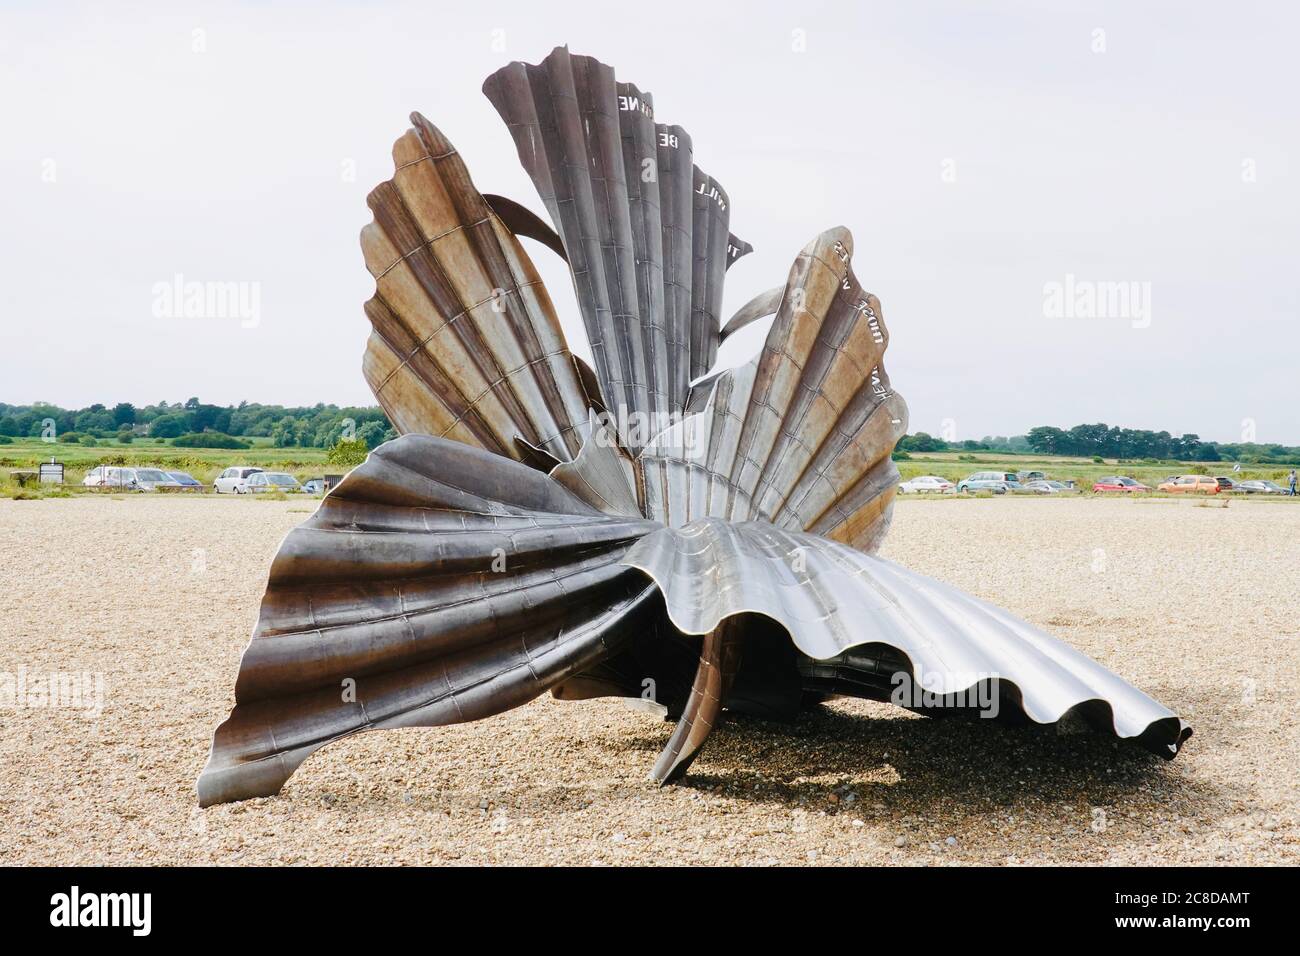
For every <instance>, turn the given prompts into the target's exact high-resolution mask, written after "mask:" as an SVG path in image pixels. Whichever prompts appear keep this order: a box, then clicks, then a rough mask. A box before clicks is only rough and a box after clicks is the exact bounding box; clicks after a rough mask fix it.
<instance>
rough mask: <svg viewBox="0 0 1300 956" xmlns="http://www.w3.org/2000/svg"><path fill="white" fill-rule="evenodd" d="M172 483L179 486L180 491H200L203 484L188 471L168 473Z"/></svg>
mask: <svg viewBox="0 0 1300 956" xmlns="http://www.w3.org/2000/svg"><path fill="white" fill-rule="evenodd" d="M167 474H169V475H171V477H172V481H174V482H176V484H178V485H180V486H181V490H182V491H202V490H203V482H201V481H199V480H198V479H197V478H195V477H194V476H193V475H191V474H190V473H189V472H188V471H169V472H167Z"/></svg>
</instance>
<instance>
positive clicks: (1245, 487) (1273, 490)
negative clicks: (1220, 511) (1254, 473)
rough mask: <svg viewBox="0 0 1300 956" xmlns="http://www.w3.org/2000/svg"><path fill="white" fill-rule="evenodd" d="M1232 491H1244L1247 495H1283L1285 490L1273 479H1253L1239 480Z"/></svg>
mask: <svg viewBox="0 0 1300 956" xmlns="http://www.w3.org/2000/svg"><path fill="white" fill-rule="evenodd" d="M1233 490H1234V491H1244V492H1245V493H1246V494H1248V495H1284V494H1286V493H1287V490H1286V489H1285V488H1283V487H1282V486H1281V485H1279V484H1278V483H1277V482H1274V481H1266V480H1262V479H1259V480H1255V479H1252V480H1251V481H1239V482H1237V487H1236V488H1234V489H1233Z"/></svg>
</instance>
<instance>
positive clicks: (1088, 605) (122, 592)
mask: <svg viewBox="0 0 1300 956" xmlns="http://www.w3.org/2000/svg"><path fill="white" fill-rule="evenodd" d="M314 506H315V502H314V501H263V500H250V499H242V498H241V499H217V498H201V499H178V498H173V497H162V496H159V497H146V496H135V497H130V496H124V497H120V498H110V497H103V498H100V497H95V498H85V497H78V498H75V499H68V500H61V499H51V500H41V501H11V500H0V569H2V570H0V580H2V581H3V585H2V587H0V594H2V595H3V605H4V607H3V613H0V680H3V675H4V674H6V673H8V674H14V675H16V674H17V672H18V670H19V668H26V670H27V672H28V673H29V674H33V673H34V674H39V673H46V674H48V673H49V672H50V671H55V670H59V671H80V672H91V673H102V674H103V677H104V705H103V711H102V713H101V714H99V715H98V716H97V717H96V716H94V715H93V713H92V714H87V713H80V712H75V711H72V710H68V709H60V710H52V709H33V708H22V709H14V708H6V707H4V706H3V702H2V701H0V765H2V767H3V773H0V865H14V864H74V863H83V864H95V863H102V864H133V863H135V864H146V863H162V864H173V863H175V864H181V863H188V864H381V863H384V864H386V863H399V864H400V863H410V864H505V863H513V864H651V865H653V864H704V865H710V864H722V865H726V864H749V865H772V864H783V865H788V864H798V865H807V864H816V865H821V864H901V865H917V864H939V865H950V864H972V863H979V864H1013V865H1014V864H1043V863H1090V864H1145V863H1154V864H1162V863H1169V864H1173V863H1182V864H1219V865H1238V864H1247V863H1263V864H1291V865H1295V864H1296V863H1300V801H1298V799H1297V781H1300V734H1297V732H1296V730H1295V722H1294V721H1295V709H1296V704H1297V699H1296V698H1297V692H1298V691H1300V587H1298V586H1297V583H1296V581H1297V575H1298V572H1300V507H1297V506H1294V505H1293V504H1292V503H1288V502H1256V501H1245V500H1233V501H1232V502H1231V503H1230V505H1228V506H1227V507H1223V506H1222V503H1221V502H1207V503H1200V502H1192V501H1168V500H1156V499H1148V500H1133V501H1127V500H1093V499H1087V500H1038V499H1019V498H1017V499H1006V500H1001V499H991V500H974V501H970V500H960V501H958V500H946V499H937V500H936V499H930V500H903V501H900V503H899V505H898V507H897V509H896V519H895V524H894V528H893V530H892V532H891V533H890V536H889V538H888V541H887V544H886V547H885V551H884V553H885V555H886V556H887V557H890V558H893V559H894V560H897V561H899V562H901V563H903V564H905V565H907V566H909V567H911V568H914V569H916V570H919V571H922V572H924V573H928V574H931V575H933V576H935V577H938V578H940V579H942V580H945V581H949V582H951V583H952V584H954V585H957V586H958V587H961V588H964V589H966V590H968V591H971V592H973V593H975V594H977V595H979V596H981V597H983V598H986V599H989V600H992V601H995V602H997V603H998V604H1001V605H1002V606H1004V607H1006V608H1008V609H1009V610H1011V611H1013V612H1015V613H1017V614H1019V615H1021V616H1023V617H1025V618H1027V619H1028V620H1030V621H1032V622H1033V623H1035V624H1037V625H1039V626H1041V627H1044V628H1046V629H1048V630H1049V631H1051V632H1052V633H1053V634H1055V635H1057V636H1058V637H1060V638H1062V639H1063V640H1065V641H1068V642H1069V643H1071V644H1073V645H1074V646H1076V647H1078V648H1080V649H1081V650H1083V651H1085V652H1086V653H1088V654H1091V655H1092V656H1094V657H1095V658H1097V659H1098V660H1099V661H1101V662H1102V663H1103V664H1105V665H1106V666H1107V667H1110V668H1111V669H1113V670H1115V671H1116V672H1118V673H1119V674H1121V675H1123V676H1124V677H1125V678H1127V679H1129V680H1131V681H1133V682H1134V683H1136V684H1137V685H1138V686H1139V687H1141V688H1143V689H1144V690H1146V691H1147V692H1148V693H1150V694H1151V695H1152V696H1154V697H1156V698H1157V699H1158V700H1160V701H1161V702H1163V703H1164V704H1166V705H1167V706H1169V707H1170V708H1172V709H1174V710H1175V711H1177V712H1179V713H1180V714H1182V715H1183V716H1184V718H1185V719H1187V720H1188V721H1189V722H1191V723H1192V725H1193V726H1194V727H1195V730H1196V733H1195V735H1194V736H1193V737H1192V738H1191V740H1190V741H1189V742H1188V744H1187V746H1186V747H1185V748H1184V751H1183V753H1182V755H1181V756H1180V757H1179V758H1178V759H1177V760H1175V761H1173V762H1172V763H1166V762H1164V761H1161V760H1158V759H1156V758H1152V757H1149V756H1148V755H1146V754H1145V753H1142V752H1139V751H1136V750H1135V749H1133V748H1129V747H1125V746H1116V745H1115V744H1114V743H1113V742H1111V741H1108V740H1105V739H1102V738H1100V737H1097V736H1094V735H1091V734H1072V735H1058V734H1056V733H1049V732H1042V731H1032V730H1010V729H999V728H996V727H992V726H989V725H987V724H984V723H982V722H976V723H974V724H960V723H956V722H947V721H934V720H925V719H922V718H918V717H914V716H912V715H910V714H908V713H906V712H904V711H901V710H898V709H896V708H893V707H891V706H889V705H883V704H875V703H866V702H858V701H837V702H834V703H832V704H830V705H827V706H825V707H824V708H822V709H821V710H820V712H816V713H812V714H810V715H808V716H806V717H805V718H803V719H801V720H800V721H799V723H797V724H796V725H794V726H782V725H777V724H770V723H766V722H763V721H758V720H752V719H743V718H737V719H730V720H727V721H726V722H725V723H724V724H723V725H722V726H721V727H720V728H719V729H718V730H717V731H716V732H715V733H714V735H713V737H712V738H711V739H710V741H709V743H708V745H707V746H706V748H705V750H704V751H703V753H702V754H701V756H700V757H699V759H698V760H697V761H696V763H695V765H694V766H693V768H692V772H691V774H690V776H689V777H688V778H687V780H686V782H685V784H684V785H678V786H671V787H667V788H664V789H659V788H656V787H654V786H652V785H651V784H650V783H648V782H647V781H646V774H647V772H648V770H649V768H650V766H651V764H652V763H653V761H654V757H655V755H656V754H657V753H658V751H659V749H660V748H661V747H662V746H663V744H664V742H665V741H666V740H667V737H668V734H669V732H670V729H671V725H670V724H667V723H664V722H662V721H659V720H656V719H655V718H653V717H652V716H649V715H646V714H644V713H641V712H639V711H634V710H632V709H630V708H628V707H627V706H625V705H623V704H622V703H621V702H618V701H591V702H585V703H562V702H557V701H554V700H551V699H550V698H542V699H539V700H537V701H534V702H533V703H531V704H529V705H527V706H526V707H523V708H520V709H518V710H516V711H513V712H511V713H509V714H506V715H504V716H501V717H497V718H493V719H491V720H488V721H483V722H480V723H477V724H470V725H465V726H458V727H446V728H438V729H432V730H403V731H388V732H383V733H373V734H365V735H361V736H359V737H356V738H354V739H350V740H347V741H343V742H341V743H338V744H335V745H333V746H330V747H327V748H325V749H324V750H322V751H321V752H319V753H317V754H316V755H314V756H312V757H311V758H310V759H308V761H307V762H306V763H305V764H304V765H303V767H302V768H301V769H300V770H299V771H298V772H297V773H296V774H295V775H294V776H293V777H292V778H291V780H290V781H289V783H288V785H287V786H286V787H285V789H284V791H283V793H282V794H281V795H280V796H278V797H275V798H271V799H265V800H251V801H247V802H244V803H240V804H234V805H225V806H219V807H214V808H211V809H208V810H199V809H198V807H197V805H196V802H195V797H194V780H195V778H196V777H197V776H198V773H199V770H200V769H201V768H202V766H203V763H204V760H205V759H206V756H207V748H208V743H209V738H210V735H211V732H212V730H213V728H214V727H215V726H216V725H217V723H218V722H219V721H221V720H222V719H223V718H224V717H225V715H226V713H227V711H228V709H229V707H230V706H231V703H232V688H233V684H234V677H235V673H236V670H237V666H238V661H239V654H240V651H241V650H242V648H243V646H244V644H245V643H246V642H247V639H248V634H249V632H250V630H251V628H252V625H253V622H254V619H255V616H256V613H257V606H258V600H259V598H260V596H261V591H262V588H263V586H264V583H265V578H266V568H267V565H268V563H269V561H270V559H271V556H272V555H273V554H274V552H275V549H276V547H277V545H278V544H279V542H280V540H281V538H282V537H283V536H284V534H285V533H286V532H288V531H289V529H290V528H292V527H293V526H294V525H295V524H296V523H298V522H299V521H301V520H303V519H304V518H305V517H306V515H307V513H309V511H310V510H311V509H312V508H313V507H314Z"/></svg>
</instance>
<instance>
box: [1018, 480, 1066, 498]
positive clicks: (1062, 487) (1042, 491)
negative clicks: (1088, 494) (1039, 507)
mask: <svg viewBox="0 0 1300 956" xmlns="http://www.w3.org/2000/svg"><path fill="white" fill-rule="evenodd" d="M1025 490H1026V491H1032V492H1033V493H1034V494H1036V495H1059V494H1062V493H1063V492H1068V491H1070V490H1072V489H1071V488H1070V486H1069V485H1067V484H1066V483H1065V482H1063V481H1053V480H1052V479H1050V478H1043V479H1040V480H1038V481H1030V482H1026V483H1025Z"/></svg>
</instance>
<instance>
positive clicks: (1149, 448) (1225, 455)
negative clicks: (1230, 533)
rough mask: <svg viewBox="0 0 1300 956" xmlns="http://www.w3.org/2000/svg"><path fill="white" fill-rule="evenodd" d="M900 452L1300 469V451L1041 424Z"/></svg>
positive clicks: (912, 438)
mask: <svg viewBox="0 0 1300 956" xmlns="http://www.w3.org/2000/svg"><path fill="white" fill-rule="evenodd" d="M898 450H899V451H906V452H927V451H963V452H967V451H996V452H1010V453H1013V454H1015V453H1019V454H1024V453H1027V452H1038V453H1039V454H1044V455H1077V456H1080V457H1084V458H1093V457H1101V458H1124V459H1127V460H1136V459H1140V458H1155V459H1160V460H1164V461H1167V460H1175V461H1240V462H1248V463H1252V464H1262V465H1294V464H1300V447H1295V446H1287V445H1277V444H1268V445H1263V444H1258V443H1254V442H1240V443H1236V444H1228V443H1226V442H1212V441H1201V439H1200V436H1199V435H1194V434H1190V433H1189V434H1186V435H1181V436H1178V437H1175V436H1173V435H1171V434H1170V433H1169V432H1164V431H1161V432H1153V431H1147V430H1145V429H1137V428H1117V427H1114V426H1111V425H1106V424H1104V423H1098V424H1095V425H1075V426H1074V427H1073V428H1056V427H1054V426H1051V425H1039V426H1037V427H1035V428H1031V429H1029V432H1028V434H1025V435H1016V436H1013V437H1011V438H1000V437H999V438H990V437H986V438H984V439H982V440H980V441H974V440H970V439H968V440H966V441H960V442H948V441H944V440H943V439H942V438H935V437H934V436H932V435H927V434H926V433H925V432H917V433H916V434H914V435H905V436H904V437H903V438H902V439H901V440H900V441H899V443H898Z"/></svg>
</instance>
